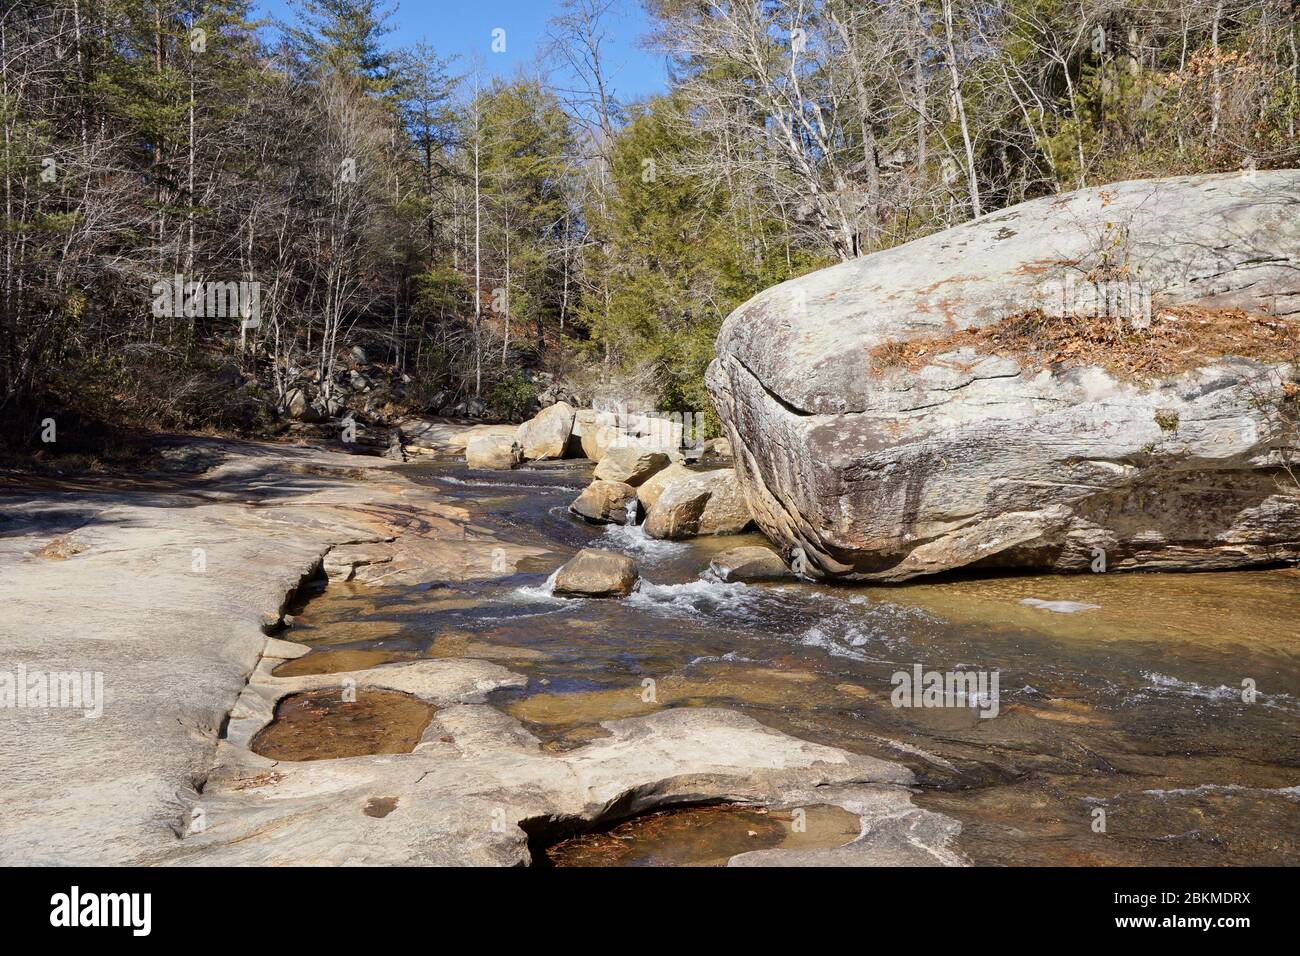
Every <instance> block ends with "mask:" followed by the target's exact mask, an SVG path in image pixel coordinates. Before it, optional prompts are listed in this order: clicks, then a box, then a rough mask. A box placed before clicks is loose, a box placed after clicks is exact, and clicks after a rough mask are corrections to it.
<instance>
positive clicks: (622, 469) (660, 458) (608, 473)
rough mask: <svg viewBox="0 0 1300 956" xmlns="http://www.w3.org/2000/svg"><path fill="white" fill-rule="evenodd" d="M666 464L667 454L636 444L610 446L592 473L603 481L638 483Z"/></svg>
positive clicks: (660, 469)
mask: <svg viewBox="0 0 1300 956" xmlns="http://www.w3.org/2000/svg"><path fill="white" fill-rule="evenodd" d="M667 466H668V456H667V455H665V454H664V453H663V452H661V451H652V450H650V449H647V448H640V447H638V446H636V445H619V446H616V447H614V448H610V449H609V450H608V451H607V452H606V453H605V457H604V458H602V459H601V460H600V464H598V465H597V466H596V470H595V472H593V474H594V475H595V477H597V478H599V479H601V480H603V481H621V482H626V483H627V484H629V485H634V486H635V485H639V484H641V483H642V482H643V481H645V480H646V479H647V478H650V477H651V476H653V475H654V474H655V473H656V472H659V471H662V470H663V469H664V468H666V467H667Z"/></svg>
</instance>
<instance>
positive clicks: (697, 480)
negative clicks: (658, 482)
mask: <svg viewBox="0 0 1300 956" xmlns="http://www.w3.org/2000/svg"><path fill="white" fill-rule="evenodd" d="M683 470H687V471H689V470H688V469H683ZM750 520H751V519H750V514H749V507H748V504H747V503H746V500H745V495H744V492H743V491H742V490H741V488H740V485H739V483H738V482H737V480H736V473H735V472H734V471H733V470H732V469H730V468H719V469H717V470H715V471H703V472H689V473H688V474H686V475H683V476H681V477H679V478H677V479H675V480H673V481H670V482H669V483H668V484H667V485H666V486H665V487H664V489H663V490H662V491H661V492H660V493H659V496H658V498H657V500H656V501H655V503H654V507H652V508H651V509H650V511H649V513H648V514H647V516H646V523H645V531H646V534H648V535H649V536H650V537H652V538H664V539H668V540H677V539H680V538H691V537H694V536H696V535H701V534H737V533H739V532H741V531H743V530H744V529H745V528H747V527H748V526H749V524H750Z"/></svg>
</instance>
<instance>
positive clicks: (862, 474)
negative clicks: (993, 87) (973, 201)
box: [708, 170, 1300, 581]
mask: <svg viewBox="0 0 1300 956" xmlns="http://www.w3.org/2000/svg"><path fill="white" fill-rule="evenodd" d="M1100 278H1105V282H1104V283H1102V282H1100V281H1098V280H1099V279H1100ZM1117 286H1118V287H1119V289H1120V293H1121V294H1120V296H1119V297H1118V298H1120V299H1123V297H1124V292H1125V289H1126V288H1127V291H1128V292H1130V293H1131V292H1132V290H1133V288H1134V287H1136V288H1137V289H1138V290H1139V297H1138V299H1139V301H1140V299H1141V296H1143V295H1148V294H1149V295H1152V296H1153V300H1152V301H1153V302H1154V309H1153V311H1154V312H1155V313H1156V318H1157V322H1158V323H1159V322H1168V321H1174V322H1177V321H1178V319H1177V317H1176V313H1168V314H1162V313H1161V312H1160V310H1161V308H1177V307H1180V306H1191V307H1194V308H1196V309H1200V310H1202V314H1203V315H1205V316H1209V317H1210V318H1209V319H1208V320H1206V324H1205V325H1203V326H1202V327H1201V328H1203V330H1204V332H1205V333H1206V334H1205V336H1203V337H1202V339H1203V341H1204V343H1205V344H1204V345H1203V346H1202V347H1201V348H1198V349H1196V350H1194V352H1193V354H1192V358H1191V359H1190V361H1189V362H1188V363H1187V365H1186V367H1183V368H1181V369H1179V370H1177V371H1176V372H1170V373H1161V374H1160V375H1156V376H1154V377H1153V376H1151V375H1149V374H1141V372H1140V368H1139V369H1138V372H1137V373H1136V374H1124V373H1123V372H1122V371H1116V370H1114V365H1113V363H1112V362H1111V360H1110V357H1109V355H1108V354H1103V353H1102V351H1101V350H1100V349H1088V348H1082V349H1078V348H1076V349H1072V350H1071V352H1072V354H1053V355H1047V356H1045V357H1043V356H1039V357H1038V359H1037V360H1032V361H1030V360H1026V359H1025V356H1024V355H1023V354H1017V353H1015V352H1014V351H1013V350H1007V349H1003V348H1001V347H999V345H998V340H997V339H996V338H995V337H994V336H992V335H990V334H977V332H976V331H972V330H981V329H983V330H987V329H990V328H991V327H993V326H997V327H998V329H999V330H1001V329H1002V328H1004V327H1006V323H1007V322H1008V321H1011V320H1013V318H1014V317H1017V316H1022V315H1025V314H1039V315H1047V316H1063V317H1065V318H1068V319H1069V320H1070V321H1071V322H1073V321H1074V320H1075V319H1076V317H1078V316H1080V315H1090V316H1091V318H1092V319H1094V320H1096V319H1097V317H1098V315H1100V316H1101V317H1102V318H1105V319H1110V318H1112V316H1113V319H1114V322H1115V323H1116V328H1117V329H1119V328H1123V329H1124V331H1125V335H1124V341H1126V342H1128V343H1130V344H1132V343H1137V345H1136V348H1138V349H1139V350H1140V349H1141V347H1142V343H1143V341H1145V340H1144V339H1143V338H1142V336H1149V335H1151V334H1153V327H1152V326H1151V325H1150V323H1149V322H1145V323H1144V321H1141V320H1143V319H1145V318H1146V317H1144V316H1142V315H1141V310H1140V309H1130V310H1128V313H1127V314H1126V313H1125V310H1124V309H1122V308H1120V309H1112V308H1111V306H1113V305H1114V301H1115V298H1116V296H1115V294H1114V293H1115V290H1116V287H1117ZM1072 287H1073V294H1072V295H1068V294H1067V295H1063V292H1065V293H1070V292H1071V289H1072ZM1132 301H1133V298H1132V297H1131V296H1130V298H1129V302H1130V303H1131V302H1132ZM1108 303H1109V305H1108ZM1227 309H1240V310H1244V311H1245V312H1246V313H1249V314H1250V315H1252V316H1261V315H1270V314H1271V315H1272V316H1275V317H1277V318H1275V319H1268V320H1267V322H1266V323H1265V324H1267V325H1268V326H1269V327H1270V328H1271V329H1272V331H1273V333H1276V334H1278V335H1282V336H1283V337H1286V336H1290V335H1291V331H1292V330H1298V329H1300V327H1298V326H1296V324H1295V320H1296V319H1297V318H1298V317H1300V171H1296V170H1287V171H1273V172H1259V173H1257V174H1254V175H1253V176H1244V175H1241V174H1226V175H1214V176H1197V177H1180V178H1174V179H1166V180H1157V181H1136V182H1127V183H1118V184H1114V185H1110V186H1106V187H1104V188H1095V189H1086V190H1080V191H1078V192H1074V193H1070V194H1067V195H1063V196H1054V197H1048V198H1045V199H1039V200H1035V201H1032V202H1028V203H1023V204H1021V205H1018V206H1015V207H1012V208H1010V209H1006V210H1002V211H1000V212H996V213H992V214H989V215H987V216H984V217H982V218H980V219H978V220H975V221H973V222H970V223H967V224H965V225H962V226H958V227H956V228H953V229H949V230H947V231H945V232H941V233H938V234H936V235H933V236H929V237H927V238H924V239H920V240H917V241H915V242H911V243H908V244H906V245H903V246H899V247H897V248H894V249H889V250H885V251H883V252H878V253H875V254H872V255H869V256H866V257H863V258H861V259H857V260H854V261H851V262H847V263H843V264H841V265H837V266H833V267H831V268H828V269H823V270H821V271H819V272H815V273H812V274H810V275H807V276H803V277H801V278H799V279H795V280H792V281H790V282H786V283H783V284H781V285H778V286H775V287H773V288H771V289H768V290H766V291H764V292H762V293H760V294H759V295H757V296H755V297H754V298H752V299H751V300H749V301H748V302H747V303H745V304H744V305H742V306H741V307H740V308H738V309H737V310H736V311H735V312H734V313H732V315H731V316H730V317H729V318H728V319H727V321H726V322H725V323H724V325H723V327H722V330H721V332H720V333H719V337H718V342H717V358H716V360H715V361H714V362H713V364H712V365H711V366H710V368H709V373H708V385H709V389H710V392H711V394H712V396H713V399H714V402H715V404H716V406H717V409H718V413H719V415H720V416H721V418H722V421H723V424H724V426H725V429H726V433H727V437H728V438H729V439H730V442H731V445H732V447H733V450H734V452H735V465H736V471H737V474H738V475H739V478H740V482H741V485H742V486H743V488H744V491H745V494H746V497H747V498H748V500H749V505H750V510H751V511H752V513H753V515H754V518H755V520H756V521H757V523H758V524H759V526H760V527H761V528H762V530H763V531H764V532H765V533H766V534H767V535H768V537H769V538H771V539H772V540H773V541H774V542H776V543H777V544H778V545H779V546H780V548H781V550H782V551H783V553H786V554H789V555H791V557H792V559H793V563H794V565H795V567H796V570H799V571H801V572H804V573H808V574H812V575H815V576H843V577H848V578H856V579H867V580H885V581H896V580H903V579H906V578H911V577H914V576H917V575H923V574H931V573H935V572H941V571H947V570H950V569H953V568H959V567H973V568H993V567H1007V568H1025V569H1045V570H1054V571H1086V570H1089V569H1093V570H1101V569H1102V568H1105V569H1108V570H1113V569H1135V568H1152V569H1209V568H1233V567H1244V566H1249V565H1259V564H1264V563H1269V562H1276V561H1288V560H1295V559H1297V558H1300V496H1297V495H1296V494H1295V493H1294V491H1295V482H1294V479H1293V478H1292V477H1291V476H1289V475H1288V474H1287V473H1286V470H1285V468H1284V467H1282V466H1284V465H1285V463H1286V461H1288V460H1291V459H1289V458H1288V455H1294V451H1290V452H1288V450H1287V448H1286V446H1288V445H1290V446H1294V445H1295V444H1296V439H1295V433H1294V428H1291V429H1288V428H1287V427H1286V424H1285V418H1286V416H1285V414H1283V415H1279V414H1278V409H1279V408H1285V407H1286V406H1285V404H1284V401H1285V396H1286V395H1287V393H1288V392H1290V393H1292V394H1294V393H1295V391H1296V385H1295V384H1294V380H1295V376H1296V369H1295V368H1294V366H1291V365H1288V364H1286V363H1285V362H1280V361H1277V355H1276V354H1273V355H1269V354H1265V353H1263V352H1261V353H1259V354H1255V355H1253V356H1251V355H1250V354H1249V352H1248V354H1247V355H1245V356H1243V355H1242V354H1241V351H1239V350H1238V346H1237V345H1236V344H1235V343H1233V342H1232V341H1228V340H1227V339H1226V338H1225V337H1223V336H1217V339H1216V325H1215V323H1216V322H1219V323H1222V321H1224V320H1223V319H1222V317H1223V316H1225V315H1226V314H1227V313H1226V312H1225V311H1224V310H1227ZM1060 321H1065V319H1064V318H1063V319H1061V320H1060ZM1248 321H1250V322H1256V321H1257V320H1254V319H1249V318H1248ZM1068 327H1070V328H1073V326H1068ZM1159 327H1160V328H1161V329H1164V330H1166V331H1167V330H1168V329H1170V328H1173V327H1172V326H1168V325H1161V326H1159ZM1255 328H1259V326H1256V327H1255ZM963 330H964V331H963ZM999 334H1000V332H999ZM1161 334H1166V333H1165V332H1161ZM962 335H965V336H966V337H967V340H966V341H965V342H962V341H961V336H962ZM954 339H955V340H956V341H953V340H954ZM1220 339H1221V340H1222V341H1219V340H1220ZM1293 340H1294V341H1296V342H1297V343H1300V331H1297V334H1296V336H1295V337H1294V339H1293ZM945 341H953V346H952V347H951V348H944V347H943V346H944V342H945ZM927 343H928V345H930V346H933V347H928V346H927ZM909 346H911V354H910V357H909V356H908V347H909ZM1242 348H1244V346H1243V347H1242ZM1202 352H1203V354H1201V353H1202ZM1225 356H1226V357H1225ZM1234 356H1235V357H1234ZM1136 364H1137V365H1138V366H1140V365H1141V363H1140V362H1139V363H1136ZM1108 369H1109V370H1108ZM1290 420H1291V421H1292V422H1294V421H1295V418H1294V416H1292V417H1291V418H1290ZM1288 431H1289V432H1290V434H1289V435H1288Z"/></svg>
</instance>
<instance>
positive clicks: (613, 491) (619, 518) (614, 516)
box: [569, 479, 636, 524]
mask: <svg viewBox="0 0 1300 956" xmlns="http://www.w3.org/2000/svg"><path fill="white" fill-rule="evenodd" d="M629 506H630V507H631V508H633V509H635V507H636V489H635V488H633V487H632V486H631V485H628V484H624V483H623V482H621V481H602V480H600V479H597V480H596V481H593V482H592V483H591V484H590V485H589V486H587V488H586V489H584V490H583V492H582V494H580V495H579V496H578V498H577V500H575V501H574V502H573V504H571V505H569V510H570V511H572V512H573V513H574V514H576V515H578V516H580V517H582V518H585V519H586V520H587V521H591V522H593V523H595V524H611V523H612V524H627V523H628V515H629ZM632 513H633V514H634V513H635V512H632Z"/></svg>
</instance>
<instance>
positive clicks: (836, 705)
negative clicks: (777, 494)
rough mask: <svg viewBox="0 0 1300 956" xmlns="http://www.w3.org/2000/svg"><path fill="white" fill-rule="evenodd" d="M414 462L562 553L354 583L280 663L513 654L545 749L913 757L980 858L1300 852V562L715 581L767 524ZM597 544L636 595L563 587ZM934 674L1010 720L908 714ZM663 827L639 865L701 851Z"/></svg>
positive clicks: (540, 479) (1105, 859) (322, 598)
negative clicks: (972, 683)
mask: <svg viewBox="0 0 1300 956" xmlns="http://www.w3.org/2000/svg"><path fill="white" fill-rule="evenodd" d="M410 467H411V474H412V476H413V477H415V478H416V480H418V481H420V482H421V483H424V484H427V485H428V486H429V487H430V490H431V491H432V492H433V493H434V494H436V495H437V496H438V497H439V498H440V499H442V500H447V501H450V502H452V503H454V504H456V505H458V506H461V507H464V508H466V509H467V510H469V512H470V513H471V515H472V516H473V521H474V523H475V524H476V525H480V526H486V527H490V528H493V529H494V530H495V531H496V533H497V534H498V536H499V537H500V538H502V539H505V540H509V541H515V542H519V543H524V544H531V545H537V546H541V547H543V548H545V549H546V552H547V553H546V555H545V556H544V557H542V558H535V559H531V560H529V561H528V562H526V563H525V564H524V565H522V566H521V567H520V569H519V572H518V573H516V574H514V575H512V576H510V577H508V578H504V579H495V580H491V581H481V582H469V583H436V584H433V585H426V586H422V587H419V588H370V587H366V586H364V585H354V584H333V585H331V586H329V587H328V588H327V589H326V590H325V591H324V592H323V593H322V594H321V595H319V596H318V597H316V598H314V599H313V600H311V601H310V602H309V603H308V604H307V605H306V606H305V607H304V608H302V610H301V613H300V614H298V615H297V617H296V620H295V632H294V633H293V634H291V635H287V636H290V637H292V638H293V639H295V640H300V641H303V642H304V643H308V644H311V645H313V647H314V648H315V649H314V650H313V652H312V653H311V654H309V655H307V656H305V657H303V658H301V659H299V660H298V661H294V662H291V665H285V666H291V667H292V669H293V670H294V672H295V673H309V672H329V671H338V670H346V669H349V668H351V667H355V666H358V664H357V662H358V661H368V662H372V663H378V662H382V661H388V660H401V659H408V658H411V657H418V656H470V657H482V658H488V659H492V660H497V661H499V662H501V663H503V664H504V665H506V666H508V667H510V668H511V669H512V670H515V671H518V672H520V673H523V674H525V675H527V676H528V678H529V681H528V686H527V687H526V688H524V689H521V690H512V691H506V692H499V693H498V694H496V695H494V697H493V699H492V702H493V703H495V704H496V705H497V706H499V707H501V708H502V709H504V710H506V711H507V712H509V713H511V714H514V715H515V716H517V717H518V718H519V719H520V720H522V721H524V722H525V724H526V725H527V726H528V727H529V729H530V730H531V731H532V732H533V733H534V734H535V735H536V736H538V737H539V738H540V739H541V740H542V741H543V745H544V746H545V747H546V748H548V749H550V750H566V749H570V748H574V747H579V746H581V745H583V744H584V743H585V742H587V741H589V740H592V739H594V738H597V737H601V736H604V735H605V733H606V731H605V730H604V729H603V728H602V727H601V726H600V722H601V721H603V720H609V719H612V718H619V717H629V716H634V715H637V714H644V713H649V712H651V711H653V710H656V709H658V708H663V707H691V706H721V707H729V708H734V709H737V710H740V711H743V712H745V713H748V714H750V715H752V716H753V717H755V718H756V719H758V720H760V721H762V722H763V723H765V724H767V725H769V726H772V727H776V728H779V729H781V730H784V731H787V732H789V733H791V734H793V735H795V736H798V737H801V738H805V739H810V740H815V741H817V742H820V743H826V744H831V745H835V746H839V747H842V748H845V749H847V750H851V751H855V752H858V753H863V754H870V755H873V756H878V757H882V758H885V759H890V760H895V761H899V762H902V763H905V764H907V765H908V766H910V767H911V768H912V769H913V770H914V771H915V772H916V773H917V775H918V778H919V781H920V787H919V788H918V793H917V796H916V797H915V799H916V802H917V803H919V804H920V805H922V806H925V807H927V808H930V809H933V810H936V811H939V812H942V813H946V814H948V815H950V816H953V817H955V818H957V819H958V820H960V821H961V822H962V825H963V828H962V834H961V837H960V839H959V845H958V847H957V849H958V850H960V851H961V852H963V853H965V854H966V855H967V856H968V857H969V858H970V859H971V860H972V861H973V862H975V863H982V864H1117V865H1123V864H1247V865H1250V864H1253V865H1266V864H1292V865H1294V864H1297V863H1300V655H1298V654H1297V650H1298V648H1300V642H1298V638H1300V615H1298V614H1297V611H1300V570H1295V569H1283V570H1271V571H1257V572H1243V573H1235V572H1234V573H1212V574H1184V575H1176V574H1141V575H1138V574H1128V575H1125V574H1096V575H1092V574H1090V575H1080V576H1071V577H1048V576H1035V577H997V578H984V579H956V580H948V581H933V582H927V583H920V584H911V585H907V586H901V587H890V588H884V587H845V586H831V585H821V584H809V583H788V584H773V585H746V584H740V583H733V584H724V583H720V582H717V581H713V580H710V579H708V577H707V575H704V574H703V572H705V571H706V569H707V567H708V563H709V559H710V557H711V556H712V555H713V554H716V553H717V552H719V551H722V550H725V549H728V548H732V547H735V546H737V545H740V544H750V543H763V540H762V539H761V538H760V537H758V536H754V535H741V536H732V537H719V538H710V539H697V540H693V541H689V542H681V543H673V542H661V541H655V540H652V539H649V538H647V537H646V536H645V535H644V533H643V531H642V530H641V529H640V528H639V527H636V526H630V527H624V526H607V527H604V528H601V527H594V526H591V525H587V524H584V523H582V522H581V521H580V520H579V519H577V518H575V517H573V516H571V515H569V514H568V511H567V506H568V504H569V502H570V501H572V500H573V498H574V497H576V496H577V494H578V493H579V491H581V489H582V488H583V487H585V485H586V484H587V483H588V481H589V480H590V466H589V465H580V464H570V463H563V464H552V465H549V466H547V467H543V468H530V469H522V470H519V471H515V472H510V473H483V472H469V471H467V470H466V469H465V468H464V466H463V465H461V464H453V463H422V464H419V465H412V466H410ZM588 546H594V547H601V548H608V549H611V550H614V551H619V552H622V553H625V554H628V555H630V556H632V557H634V558H635V559H636V560H637V561H638V563H639V565H640V569H641V574H642V578H643V581H642V584H641V586H640V589H639V590H638V591H637V592H636V593H635V594H633V595H632V596H631V597H629V598H627V599H624V600H621V601H609V600H565V599H560V598H555V597H553V596H551V595H550V593H549V588H548V587H547V584H546V582H547V578H548V576H549V575H550V573H551V572H552V571H554V570H555V568H557V567H559V566H560V565H561V564H562V563H563V562H564V561H566V560H567V559H568V558H569V557H570V556H571V555H572V554H573V553H574V552H575V551H576V550H578V549H579V548H581V547H588ZM916 665H920V666H921V668H922V670H923V671H938V672H970V671H974V672H977V673H978V672H984V673H985V675H986V676H987V677H989V678H990V679H991V676H992V673H993V672H996V675H997V678H998V694H997V697H996V703H997V707H996V716H991V717H981V716H980V714H981V712H984V713H992V707H991V706H990V705H991V704H992V700H990V699H989V696H988V695H987V693H986V694H985V696H984V697H976V698H974V699H973V700H972V701H971V702H972V703H974V704H975V705H976V706H957V707H927V706H913V707H897V706H894V704H893V702H892V701H891V692H893V691H894V689H895V685H894V682H893V677H894V675H895V674H897V673H899V672H906V673H909V674H911V673H912V672H913V668H914V667H915V666H916ZM360 666H368V665H366V664H362V665H360ZM1252 688H1253V691H1254V693H1253V698H1252V694H1251V690H1252ZM985 690H987V688H985ZM733 829H734V828H733ZM749 829H752V827H750V828H746V832H748V830H749ZM664 832H669V833H672V832H676V831H673V830H672V828H671V827H669V828H666V829H665V828H663V827H660V828H659V829H658V830H656V831H655V833H656V834H659V835H657V836H654V837H653V839H651V840H650V842H648V843H647V844H646V846H645V847H643V849H642V850H640V851H633V852H631V853H630V854H626V855H625V858H626V859H629V860H631V861H632V862H634V863H635V862H647V861H648V862H654V861H657V860H658V861H678V862H681V860H680V859H679V858H678V857H676V856H674V855H673V853H670V852H667V851H665V850H663V848H662V844H663V843H664V840H665V839H667V838H666V837H664V836H663V835H662V834H663V833H664ZM683 832H694V831H689V830H688V831H683ZM749 839H753V838H749ZM765 839H766V838H765ZM655 840H657V841H658V842H657V843H656V842H654V841H655ZM669 842H671V840H669ZM688 842H689V841H688ZM706 842H707V841H706ZM741 842H742V843H744V841H741ZM723 843H724V844H725V845H728V846H729V845H730V844H727V843H726V841H725V840H724V841H723ZM743 849H745V847H744V846H741V847H740V848H739V849H736V850H734V851H733V852H741V851H742V850H743ZM702 852H703V851H702ZM578 857H579V858H582V859H586V860H588V861H589V862H600V861H601V860H602V859H608V854H605V855H602V854H601V853H593V854H591V855H589V856H588V857H582V855H581V854H578ZM609 862H617V861H615V860H609Z"/></svg>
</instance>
